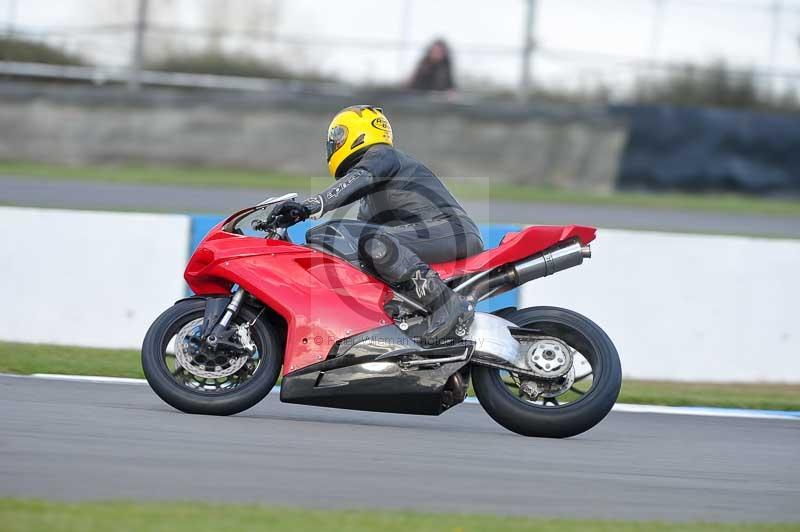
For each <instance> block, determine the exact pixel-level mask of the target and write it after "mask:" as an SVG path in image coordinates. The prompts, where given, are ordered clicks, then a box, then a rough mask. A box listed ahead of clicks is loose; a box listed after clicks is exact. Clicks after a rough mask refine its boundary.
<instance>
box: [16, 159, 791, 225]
mask: <svg viewBox="0 0 800 532" xmlns="http://www.w3.org/2000/svg"><path fill="white" fill-rule="evenodd" d="M322 169H323V165H322V161H321V162H320V170H321V171H322ZM0 174H7V175H16V176H23V177H41V178H47V179H53V180H77V181H89V182H92V181H94V182H103V183H134V184H172V185H186V186H200V187H202V186H221V187H249V188H263V189H268V190H287V191H296V192H298V193H301V194H306V193H312V192H316V191H319V190H320V189H322V188H324V187H326V186H328V185H329V184H330V179H329V178H327V177H313V178H312V177H300V176H295V175H289V174H282V173H276V172H269V171H256V170H242V169H231V168H186V167H160V166H145V165H138V166H137V165H124V166H56V165H47V164H40V163H28V162H0ZM448 186H449V187H450V188H451V189H452V190H453V192H454V193H455V194H456V195H457V196H458V197H459V198H462V199H487V198H488V199H495V200H513V201H528V202H543V203H564V204H573V205H606V206H628V207H640V208H648V209H672V210H675V209H678V210H693V211H712V212H726V213H731V214H737V213H748V214H765V215H788V216H800V201H798V200H788V199H766V198H756V197H750V196H744V195H737V194H645V193H630V192H615V193H612V194H593V193H590V192H582V191H576V190H562V189H554V188H546V187H534V186H521V185H508V184H499V183H497V184H489V183H487V182H485V181H481V182H480V183H476V182H474V181H472V182H470V181H469V180H451V181H448Z"/></svg>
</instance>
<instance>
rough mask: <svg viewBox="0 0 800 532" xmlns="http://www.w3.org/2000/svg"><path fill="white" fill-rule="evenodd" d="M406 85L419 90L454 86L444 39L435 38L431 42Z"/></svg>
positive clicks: (440, 89) (443, 89)
mask: <svg viewBox="0 0 800 532" xmlns="http://www.w3.org/2000/svg"><path fill="white" fill-rule="evenodd" d="M408 86H409V88H411V89H414V90H419V91H449V90H453V89H454V88H455V84H454V83H453V64H452V60H451V58H450V47H449V46H447V43H446V42H445V41H444V40H442V39H436V40H435V41H433V43H431V45H430V46H429V47H428V49H427V50H426V51H425V55H424V56H422V59H420V61H419V63H418V64H417V68H416V70H415V71H414V75H413V76H412V77H411V81H410V82H409V84H408Z"/></svg>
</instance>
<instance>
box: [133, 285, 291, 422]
mask: <svg viewBox="0 0 800 532" xmlns="http://www.w3.org/2000/svg"><path fill="white" fill-rule="evenodd" d="M205 303H206V302H205V300H203V299H190V300H184V301H179V302H178V303H176V304H175V305H174V306H173V307H171V308H169V309H167V310H166V311H165V312H164V313H163V314H161V316H159V317H158V319H156V321H155V322H154V323H153V325H151V326H150V329H149V330H148V331H147V335H146V336H145V338H144V343H143V344H142V369H143V370H144V374H145V377H146V378H147V382H148V383H149V384H150V387H151V388H152V389H153V391H154V392H155V393H156V394H157V395H158V396H159V397H160V398H161V399H163V400H164V402H166V403H167V404H169V405H171V406H173V407H175V408H177V409H178V410H181V411H183V412H186V413H189V414H209V415H215V416H228V415H232V414H237V413H239V412H242V411H244V410H247V409H248V408H250V407H252V406H254V405H255V404H256V403H258V402H259V401H261V400H262V399H263V398H264V397H266V396H267V394H268V393H269V392H270V390H271V389H272V387H273V386H274V385H275V382H276V381H277V380H278V375H279V372H280V369H281V362H282V359H283V356H282V352H281V350H280V342H279V340H278V339H279V337H280V336H279V331H278V330H277V328H276V327H275V326H273V325H272V324H271V323H269V322H267V321H265V320H264V319H256V314H255V313H254V312H253V311H251V310H250V309H249V308H246V307H245V308H242V309H241V310H240V311H239V317H241V318H242V319H244V320H248V321H253V320H255V323H253V326H252V327H251V328H250V334H251V337H252V340H253V342H254V343H255V344H256V346H257V348H258V353H259V354H260V356H263V357H264V358H263V360H262V361H261V363H260V364H259V365H258V367H257V368H256V370H255V372H254V373H253V374H252V376H251V377H250V379H249V380H248V381H247V382H245V383H244V384H242V385H241V386H238V387H236V388H233V389H231V390H230V391H224V392H220V393H213V394H212V393H205V392H203V391H198V390H193V389H190V388H189V387H187V386H184V385H182V384H180V383H179V382H178V381H176V380H175V378H173V376H172V374H171V373H170V371H169V368H168V367H167V365H166V363H165V361H164V352H165V350H166V348H167V344H168V343H169V341H170V339H171V338H172V337H173V336H174V335H175V334H176V333H177V330H178V329H180V327H181V326H182V324H185V323H187V322H189V321H191V320H193V319H197V318H202V317H203V313H204V311H205Z"/></svg>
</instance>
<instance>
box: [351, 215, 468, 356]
mask: <svg viewBox="0 0 800 532" xmlns="http://www.w3.org/2000/svg"><path fill="white" fill-rule="evenodd" d="M405 236H406V235H404V234H403V233H402V232H401V233H400V234H397V232H396V231H392V228H382V227H381V228H376V227H373V228H371V230H368V231H365V232H364V233H363V234H362V236H361V239H360V241H359V255H360V256H361V258H362V260H363V261H364V262H366V263H367V265H368V266H369V267H370V268H371V269H373V270H374V271H375V272H376V273H377V274H378V275H380V276H381V278H382V279H383V280H385V281H387V282H389V283H390V284H392V285H393V286H394V287H395V289H397V290H398V291H399V292H401V293H402V294H403V295H404V296H406V297H409V298H411V299H413V300H416V301H418V302H419V303H421V304H422V305H423V306H424V307H425V308H427V309H429V310H430V311H431V314H430V315H429V317H428V324H427V330H426V332H425V334H424V335H423V337H424V340H425V341H426V342H429V343H434V342H437V341H439V340H441V339H443V338H446V337H448V336H451V334H452V333H453V332H454V331H455V330H456V329H459V328H460V329H465V328H466V327H468V326H469V323H470V322H471V320H472V315H473V314H474V309H473V307H472V304H471V303H470V302H468V301H466V300H465V299H464V298H462V297H461V296H459V295H458V294H456V293H455V292H453V291H452V290H451V289H450V288H449V287H448V286H447V285H446V284H445V283H444V281H442V279H441V278H440V277H439V275H438V274H437V273H436V272H435V271H434V270H432V269H431V268H430V267H429V266H428V265H427V264H426V263H425V262H424V261H423V260H422V259H421V258H420V257H419V255H418V254H417V253H415V251H414V250H412V249H411V247H410V246H408V245H404V242H403V240H406V241H407V242H408V239H406V238H405ZM454 238H457V236H455V235H452V234H450V235H449V239H446V240H448V242H445V241H444V240H442V241H441V242H439V243H438V246H436V245H435V244H436V243H435V242H433V240H438V238H437V239H425V238H415V239H413V240H411V243H413V244H417V245H419V244H420V243H421V242H424V243H430V244H432V245H431V246H430V250H431V252H433V250H434V248H436V249H437V251H436V252H437V253H438V252H439V251H441V249H442V248H443V247H445V248H446V247H447V246H452V245H453V243H452V240H453V239H454ZM478 238H479V237H478ZM471 245H472V244H471ZM472 247H474V245H472ZM444 256H447V255H444ZM453 258H455V257H453Z"/></svg>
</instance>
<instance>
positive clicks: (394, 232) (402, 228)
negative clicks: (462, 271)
mask: <svg viewBox="0 0 800 532" xmlns="http://www.w3.org/2000/svg"><path fill="white" fill-rule="evenodd" d="M326 148H327V158H328V170H329V171H330V174H331V176H332V177H334V178H335V179H336V182H335V183H334V184H333V185H331V186H330V187H329V188H327V189H326V190H324V191H322V192H321V193H319V194H317V195H315V196H312V197H310V198H308V199H306V200H305V201H303V202H302V203H298V202H296V201H286V202H284V203H282V204H281V205H279V206H277V207H276V208H275V209H274V210H273V213H272V215H271V216H270V218H271V221H273V222H275V223H277V225H279V226H281V227H288V226H290V225H293V224H295V223H298V222H301V221H303V220H305V219H306V218H314V219H316V218H319V217H320V216H322V215H323V214H325V213H327V212H330V211H332V210H334V209H337V208H339V207H342V206H345V205H348V204H350V203H353V202H355V201H356V200H360V206H359V211H358V220H357V221H354V220H338V221H331V222H328V223H327V224H325V225H326V226H329V227H331V228H336V227H342V228H344V226H345V225H346V228H347V231H342V233H344V234H348V233H349V234H353V233H354V231H353V228H354V227H355V229H356V230H355V234H357V235H358V243H357V245H358V256H359V258H360V260H361V261H362V262H363V263H364V264H366V265H367V266H368V267H369V268H370V269H371V270H372V271H373V272H374V273H375V274H376V275H377V276H378V277H380V278H381V279H382V280H383V281H385V282H386V283H388V284H389V285H390V286H392V288H393V289H394V290H395V291H396V292H399V293H401V294H402V295H404V296H406V297H408V298H410V299H412V300H415V301H417V302H418V303H420V304H421V305H422V306H424V307H425V308H426V309H428V310H429V312H430V314H429V317H428V320H427V323H426V331H425V333H424V334H423V335H422V337H423V339H424V340H425V341H426V342H428V343H435V342H438V341H440V340H442V339H445V338H448V337H450V336H452V333H454V332H455V333H457V334H458V333H461V334H463V332H464V331H465V330H466V328H467V327H468V326H469V323H470V322H471V320H472V316H473V314H474V308H473V306H472V304H471V303H470V302H469V301H467V300H466V299H464V298H463V297H461V296H460V295H458V294H456V293H455V292H453V291H452V290H451V289H450V288H449V287H448V286H447V285H446V284H445V283H444V282H443V281H442V280H441V278H440V277H439V275H438V274H437V273H436V272H435V271H434V270H433V269H431V268H430V266H429V265H428V263H437V262H445V261H452V260H456V259H461V258H465V257H468V256H471V255H475V254H477V253H479V252H481V251H482V250H483V241H482V240H481V236H480V231H479V230H478V227H477V226H476V225H475V223H474V222H473V221H472V220H471V219H470V218H469V216H467V214H466V212H465V211H464V208H463V207H462V206H461V205H460V204H459V203H458V201H457V200H456V199H455V198H454V197H453V195H452V194H451V193H450V191H448V190H447V188H446V187H445V185H444V184H443V183H442V182H441V181H440V180H439V178H438V177H436V175H434V173H433V172H431V171H430V170H429V169H428V168H427V167H426V166H424V165H423V164H422V163H421V162H419V161H417V160H416V159H414V158H413V157H411V156H409V155H407V154H406V153H403V152H402V151H400V150H398V149H396V148H394V146H393V135H392V128H391V125H390V124H389V121H388V120H387V118H386V116H385V115H384V113H383V110H382V109H381V108H379V107H374V106H371V105H355V106H351V107H347V108H345V109H343V110H341V111H340V112H339V113H337V114H336V116H335V117H334V118H333V121H332V122H331V124H330V126H329V127H328V137H327V143H326Z"/></svg>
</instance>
